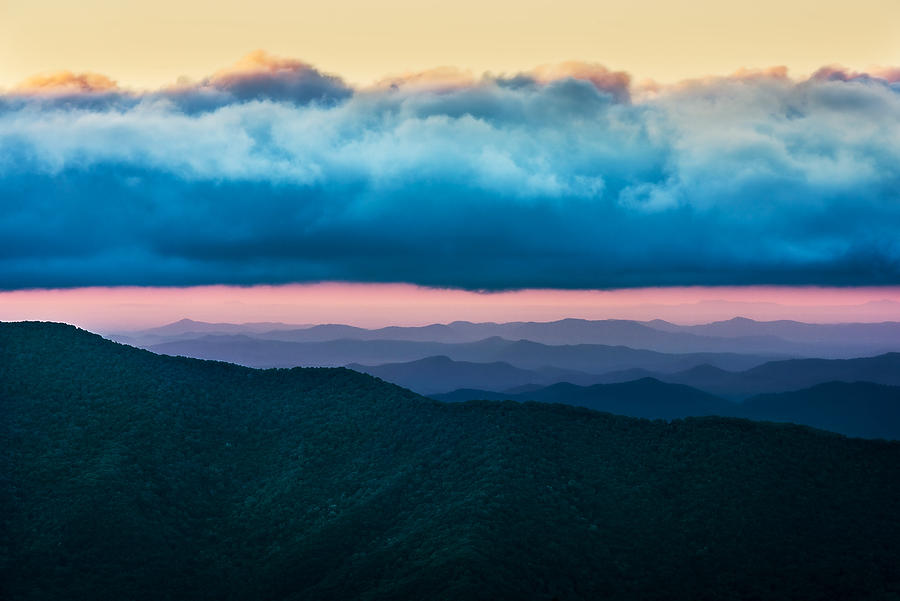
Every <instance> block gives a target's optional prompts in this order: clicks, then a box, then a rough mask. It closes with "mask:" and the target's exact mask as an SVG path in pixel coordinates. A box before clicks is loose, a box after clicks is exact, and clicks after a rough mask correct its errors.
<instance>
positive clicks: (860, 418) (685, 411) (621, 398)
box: [431, 378, 900, 440]
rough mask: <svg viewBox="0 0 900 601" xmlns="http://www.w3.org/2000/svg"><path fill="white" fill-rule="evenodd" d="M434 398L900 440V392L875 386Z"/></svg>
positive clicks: (654, 386) (649, 384)
mask: <svg viewBox="0 0 900 601" xmlns="http://www.w3.org/2000/svg"><path fill="white" fill-rule="evenodd" d="M431 396H432V398H435V399H437V400H440V401H445V402H464V401H474V400H490V401H503V400H513V401H519V402H527V401H538V402H543V403H563V404H566V405H576V406H579V407H587V408H589V409H594V410H597V411H608V412H610V413H615V414H618V415H627V416H630V417H644V418H649V419H676V418H684V417H691V416H694V417H699V416H710V415H716V416H722V417H745V418H748V419H754V420H761V421H774V422H790V423H795V424H800V425H806V426H811V427H814V428H820V429H823V430H830V431H832V432H837V433H840V434H844V435H847V436H860V437H865V438H885V439H891V440H900V387H898V386H885V385H881V384H872V383H870V382H852V383H848V382H826V383H822V384H817V385H815V386H813V387H810V388H806V389H802V390H795V391H791V392H782V393H777V394H763V395H758V396H754V397H751V398H749V399H747V400H746V401H744V402H743V403H736V402H731V401H727V400H724V399H721V398H718V397H715V396H713V395H711V394H708V393H706V392H703V391H701V390H698V389H696V388H691V387H690V386H685V385H682V384H669V383H665V382H661V381H659V380H657V379H654V378H642V379H639V380H632V381H629V382H622V383H619V384H596V385H593V386H576V385H574V384H569V383H560V384H554V385H552V386H547V387H544V388H538V389H535V390H529V391H524V392H518V393H508V392H507V393H504V392H495V391H490V390H475V389H460V390H455V391H453V392H450V393H445V394H433V395H431Z"/></svg>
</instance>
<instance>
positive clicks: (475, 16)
mask: <svg viewBox="0 0 900 601" xmlns="http://www.w3.org/2000/svg"><path fill="white" fill-rule="evenodd" d="M256 48H262V49H265V50H268V51H269V52H272V53H274V54H277V55H282V56H290V57H295V58H301V59H303V60H306V61H308V62H311V63H312V64H314V65H316V66H318V67H319V68H321V69H323V70H325V71H328V72H332V73H337V74H339V75H342V76H344V77H345V78H347V79H349V80H350V81H351V82H353V83H358V84H365V83H370V82H371V81H372V80H374V79H377V78H379V77H381V76H384V75H387V74H396V73H402V72H405V71H411V70H420V69H425V68H430V67H435V66H439V65H456V66H460V67H463V68H469V69H472V70H473V71H475V72H476V73H480V72H483V71H492V72H507V73H508V72H515V71H519V70H524V69H528V68H531V67H534V66H536V65H538V64H542V63H548V62H556V61H561V60H567V59H579V60H586V61H595V62H600V63H603V64H605V65H607V66H608V67H610V68H614V69H624V70H627V71H630V72H631V73H632V74H633V75H634V76H635V77H636V79H638V80H640V79H643V78H652V79H655V80H657V81H661V82H671V81H675V80H679V79H684V78H688V77H697V76H703V75H710V74H727V73H731V72H733V71H735V70H737V69H738V68H740V67H750V68H752V67H767V66H772V65H786V66H788V67H789V68H790V70H791V73H792V74H794V75H798V76H802V75H805V74H807V73H809V72H811V71H813V70H815V69H816V68H818V67H819V66H822V65H824V64H829V63H840V64H843V65H845V66H848V67H851V68H856V69H866V68H868V67H871V66H875V65H898V64H900V0H855V1H854V2H836V1H833V0H755V1H750V0H743V1H740V2H736V1H733V0H691V1H681V2H677V1H672V0H631V1H630V2H623V1H621V0H619V1H617V2H597V1H596V0H500V1H491V0H455V1H452V2H451V1H436V0H381V1H372V0H330V1H328V2H322V1H321V0H318V1H316V2H296V1H294V2H289V1H285V0H254V1H253V2H237V1H235V0H215V1H213V0H154V1H152V2H129V1H126V0H81V1H79V2H73V1H72V0H0V86H10V85H13V84H15V83H17V82H19V81H21V80H23V79H24V78H26V77H28V76H30V75H34V74H36V73H41V72H49V71H55V70H59V69H69V70H73V71H94V72H99V73H104V74H107V75H109V76H111V77H112V78H113V79H116V80H118V81H119V83H120V84H121V85H124V86H127V87H157V86H160V85H163V84H168V83H171V82H173V81H174V80H175V79H176V78H177V77H178V76H180V75H186V76H188V77H191V78H195V79H196V78H200V77H203V76H204V75H207V74H209V73H211V72H213V71H215V70H216V69H219V68H221V67H224V66H227V65H229V64H231V63H232V62H234V61H235V60H237V59H238V58H239V57H241V56H242V55H244V54H246V53H247V52H249V51H251V50H253V49H256Z"/></svg>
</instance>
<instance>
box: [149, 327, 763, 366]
mask: <svg viewBox="0 0 900 601" xmlns="http://www.w3.org/2000/svg"><path fill="white" fill-rule="evenodd" d="M149 349H150V350H152V351H154V352H158V353H163V354H168V355H184V356H188V357H195V358H200V359H214V360H219V361H228V362H231V363H237V364H240V365H247V366H249V367H294V366H320V367H338V366H344V365H348V364H351V363H359V364H363V365H376V364H384V363H400V362H407V361H415V360H419V359H424V358H426V357H431V356H446V357H449V358H451V359H453V360H454V361H467V362H476V363H490V362H497V361H500V362H505V363H509V364H511V365H513V366H515V367H518V368H522V369H540V368H545V367H555V368H559V369H564V370H572V371H583V372H588V373H598V374H599V373H603V372H607V371H613V370H617V369H626V368H631V367H643V368H646V369H652V370H659V371H666V372H674V371H680V370H683V369H687V368H689V367H693V366H696V365H701V364H704V363H709V364H712V365H716V366H718V367H721V368H723V369H746V368H749V367H752V366H756V365H760V364H762V363H765V362H766V361H768V360H770V359H772V358H773V357H772V356H764V355H750V354H738V353H683V354H673V353H660V352H657V351H648V350H641V349H632V348H628V347H621V346H620V347H616V346H608V345H599V344H580V345H547V344H541V343H537V342H531V341H529V340H507V339H504V338H499V337H492V338H486V339H484V340H479V341H477V342H463V343H443V342H419V341H407V340H353V339H341V340H330V341H325V342H285V341H279V340H260V339H258V338H253V337H251V336H246V335H236V336H224V335H223V336H213V335H209V336H203V337H200V338H197V339H191V340H178V341H172V342H166V343H162V344H156V345H153V346H151V347H149Z"/></svg>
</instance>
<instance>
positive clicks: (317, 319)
mask: <svg viewBox="0 0 900 601" xmlns="http://www.w3.org/2000/svg"><path fill="white" fill-rule="evenodd" d="M881 301H889V302H881ZM737 316H741V317H749V318H752V319H758V320H775V319H794V320H798V321H807V322H816V323H835V322H848V321H860V322H878V321H900V287H872V288H819V287H777V286H750V287H684V288H634V289H617V290H518V291H509V292H493V293H484V292H470V291H465V290H456V289H438V288H423V287H418V286H413V285H409V284H358V283H320V284H290V285H282V286H250V287H237V286H198V287H186V288H151V287H147V288H144V287H114V288H72V289H52V290H44V289H39V290H15V291H7V292H0V320H2V321H20V320H40V321H61V322H66V323H71V324H74V325H77V326H79V327H83V328H85V329H88V330H93V331H98V332H103V333H109V332H116V331H126V330H134V329H141V328H148V327H155V326H160V325H164V324H166V323H171V322H173V321H177V320H179V319H183V318H189V319H194V320H197V321H207V322H228V323H247V322H261V321H277V322H284V323H291V324H317V323H345V324H350V325H357V326H363V327H381V326H387V325H425V324H429V323H448V322H451V321H456V320H465V321H501V322H502V321H553V320H556V319H562V318H566V317H576V318H585V319H635V320H650V319H656V318H660V319H665V320H667V321H672V322H675V323H681V324H695V323H706V322H710V321H717V320H722V319H730V318H732V317H737Z"/></svg>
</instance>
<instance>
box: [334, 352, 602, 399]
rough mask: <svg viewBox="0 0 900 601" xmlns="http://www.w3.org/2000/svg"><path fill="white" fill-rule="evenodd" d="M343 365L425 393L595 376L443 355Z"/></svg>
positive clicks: (584, 380) (590, 379)
mask: <svg viewBox="0 0 900 601" xmlns="http://www.w3.org/2000/svg"><path fill="white" fill-rule="evenodd" d="M346 367H348V368H349V369H353V370H355V371H359V372H362V373H366V374H369V375H372V376H376V377H378V378H381V379H383V380H385V381H387V382H391V383H392V384H397V385H399V386H403V387H404V388H409V389H410V390H413V391H415V392H418V393H419V394H425V395H428V394H433V393H438V392H449V391H451V390H455V389H457V388H463V387H473V388H489V389H491V390H506V389H509V388H514V387H519V386H525V385H530V384H531V385H541V384H543V385H547V384H552V383H554V382H560V381H567V382H576V383H584V384H587V383H593V382H595V381H596V380H597V376H596V375H592V374H588V373H584V372H577V371H572V370H565V369H558V368H557V369H554V368H544V369H521V368H518V367H515V366H513V365H510V364H509V363H505V362H502V361H494V362H491V363H472V362H468V361H454V360H453V359H451V358H449V357H446V356H434V357H426V358H424V359H418V360H416V361H410V362H407V363H387V364H384V365H360V364H359V363H351V364H349V365H347V366H346Z"/></svg>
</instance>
